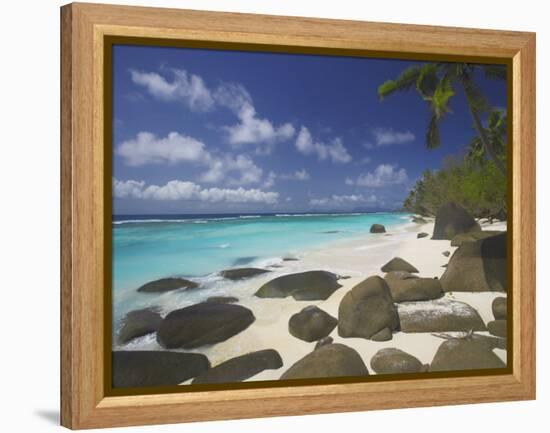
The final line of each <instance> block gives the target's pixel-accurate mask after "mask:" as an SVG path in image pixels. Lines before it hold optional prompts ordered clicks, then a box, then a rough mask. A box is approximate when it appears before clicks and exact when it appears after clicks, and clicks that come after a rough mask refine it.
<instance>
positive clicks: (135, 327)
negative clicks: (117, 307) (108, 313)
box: [117, 308, 162, 344]
mask: <svg viewBox="0 0 550 433" xmlns="http://www.w3.org/2000/svg"><path fill="white" fill-rule="evenodd" d="M161 321H162V317H161V315H160V314H159V313H158V312H157V311H155V310H154V309H152V308H144V309H142V310H135V311H130V312H129V313H128V314H126V316H125V317H124V319H122V327H121V328H120V331H119V333H118V338H117V339H118V343H119V344H125V343H128V342H129V341H130V340H133V339H134V338H137V337H143V336H144V335H147V334H151V333H153V332H156V331H157V329H158V327H159V326H160V322H161Z"/></svg>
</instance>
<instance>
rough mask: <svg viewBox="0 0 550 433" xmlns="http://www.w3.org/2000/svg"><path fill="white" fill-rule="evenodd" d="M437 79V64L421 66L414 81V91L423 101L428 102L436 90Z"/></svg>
mask: <svg viewBox="0 0 550 433" xmlns="http://www.w3.org/2000/svg"><path fill="white" fill-rule="evenodd" d="M438 82H439V79H438V77H437V64H436V63H426V64H425V65H424V66H422V68H421V70H420V73H419V74H418V77H417V79H416V91H417V92H418V94H419V95H420V96H421V97H422V99H424V100H425V101H430V100H431V99H432V97H433V94H434V92H435V90H436V88H437V85H438Z"/></svg>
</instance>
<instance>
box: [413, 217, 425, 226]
mask: <svg viewBox="0 0 550 433" xmlns="http://www.w3.org/2000/svg"><path fill="white" fill-rule="evenodd" d="M412 222H413V223H416V224H427V223H428V220H426V219H425V218H423V217H419V216H414V217H413V218H412Z"/></svg>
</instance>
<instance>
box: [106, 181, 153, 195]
mask: <svg viewBox="0 0 550 433" xmlns="http://www.w3.org/2000/svg"><path fill="white" fill-rule="evenodd" d="M144 187H145V182H143V181H137V180H127V181H124V182H122V181H120V180H117V179H115V178H113V196H114V197H117V198H140V197H141V196H142V194H143V188H144Z"/></svg>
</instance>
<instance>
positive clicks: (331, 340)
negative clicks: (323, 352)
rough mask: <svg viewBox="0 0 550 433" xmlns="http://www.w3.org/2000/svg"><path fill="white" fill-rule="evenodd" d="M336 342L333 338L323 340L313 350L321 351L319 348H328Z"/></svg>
mask: <svg viewBox="0 0 550 433" xmlns="http://www.w3.org/2000/svg"><path fill="white" fill-rule="evenodd" d="M333 342H334V338H332V337H325V338H321V339H320V340H319V341H318V342H317V343H316V344H315V348H314V349H313V350H316V349H319V347H323V346H326V345H327V344H332V343H333Z"/></svg>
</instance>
